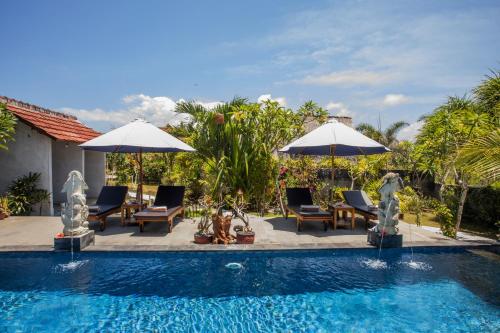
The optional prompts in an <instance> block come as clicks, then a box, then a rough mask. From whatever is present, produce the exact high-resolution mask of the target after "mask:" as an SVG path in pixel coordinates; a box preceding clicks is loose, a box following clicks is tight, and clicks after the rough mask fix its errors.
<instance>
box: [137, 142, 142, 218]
mask: <svg viewBox="0 0 500 333" xmlns="http://www.w3.org/2000/svg"><path fill="white" fill-rule="evenodd" d="M137 195H138V196H139V207H140V208H139V210H142V149H139V184H138V185H137Z"/></svg>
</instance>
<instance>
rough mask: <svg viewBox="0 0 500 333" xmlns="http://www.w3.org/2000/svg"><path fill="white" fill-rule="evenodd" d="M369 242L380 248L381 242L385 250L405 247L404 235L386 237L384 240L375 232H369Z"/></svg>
mask: <svg viewBox="0 0 500 333" xmlns="http://www.w3.org/2000/svg"><path fill="white" fill-rule="evenodd" d="M367 241H368V243H370V244H371V245H373V246H376V247H380V242H382V247H383V248H388V247H403V235H385V236H384V237H383V239H382V237H381V236H380V234H379V233H378V232H376V231H374V230H368V238H367Z"/></svg>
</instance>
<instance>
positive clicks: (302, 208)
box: [300, 205, 319, 212]
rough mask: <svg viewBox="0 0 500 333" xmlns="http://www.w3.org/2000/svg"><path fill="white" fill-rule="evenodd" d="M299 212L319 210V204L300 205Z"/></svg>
mask: <svg viewBox="0 0 500 333" xmlns="http://www.w3.org/2000/svg"><path fill="white" fill-rule="evenodd" d="M300 211H301V212H319V206H315V205H300Z"/></svg>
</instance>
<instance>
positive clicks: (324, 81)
mask: <svg viewBox="0 0 500 333" xmlns="http://www.w3.org/2000/svg"><path fill="white" fill-rule="evenodd" d="M394 78H395V76H394V75H393V74H390V73H384V72H375V71H365V70H347V71H340V72H332V73H330V74H325V75H307V76H306V77H304V78H303V79H301V80H299V82H300V83H303V84H310V85H320V86H333V85H338V86H352V85H379V84H383V83H387V82H389V81H391V80H393V79H394Z"/></svg>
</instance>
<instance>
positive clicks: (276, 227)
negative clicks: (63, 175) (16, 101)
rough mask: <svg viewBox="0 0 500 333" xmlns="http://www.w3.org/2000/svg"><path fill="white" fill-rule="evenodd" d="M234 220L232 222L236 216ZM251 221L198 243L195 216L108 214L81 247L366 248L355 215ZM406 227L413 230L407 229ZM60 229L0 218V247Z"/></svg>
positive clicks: (435, 242) (39, 247)
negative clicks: (243, 232) (346, 221)
mask: <svg viewBox="0 0 500 333" xmlns="http://www.w3.org/2000/svg"><path fill="white" fill-rule="evenodd" d="M237 221H238V220H236V221H235V222H233V225H235V224H238V223H240V222H237ZM250 223H251V226H252V228H253V229H254V231H255V232H256V239H255V244H253V245H238V244H234V245H228V246H224V245H197V244H194V243H193V234H194V232H195V231H196V221H195V220H193V219H190V218H184V219H183V220H181V219H176V222H175V225H174V229H173V232H172V233H167V232H166V231H167V226H166V223H149V224H146V226H145V231H144V232H143V233H141V232H139V227H138V226H137V225H128V226H125V227H122V226H121V225H120V218H119V216H112V217H110V218H109V219H108V227H107V228H106V230H105V231H104V232H100V231H98V230H97V224H91V226H92V228H93V229H94V230H96V237H95V245H93V246H89V247H88V248H87V249H85V251H200V250H273V249H275V250H286V249H322V248H370V247H371V246H370V245H369V244H367V243H366V230H365V228H364V222H363V220H362V219H357V220H356V228H355V230H351V229H347V228H337V230H335V231H334V230H332V229H331V228H330V229H329V230H328V231H326V232H324V231H323V224H322V223H319V222H305V223H304V225H303V231H301V232H297V231H296V226H295V218H294V217H293V216H292V217H290V218H289V219H288V220H285V219H284V218H281V217H275V218H261V217H257V216H252V217H251V220H250ZM399 228H400V233H402V234H403V236H404V246H405V247H408V246H477V245H491V244H498V243H497V242H495V241H493V240H489V239H484V238H474V239H471V240H461V241H457V240H454V239H450V238H447V237H444V236H443V235H440V234H437V233H435V232H432V231H429V230H425V229H423V228H418V227H416V226H415V225H410V224H407V223H404V222H400V226H399ZM410 229H411V231H412V233H411V235H410ZM61 231H62V223H61V221H60V218H59V217H48V216H47V217H45V216H29V217H14V216H12V217H9V218H8V219H5V220H2V221H0V251H52V250H53V237H54V235H55V234H56V233H58V232H61Z"/></svg>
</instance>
